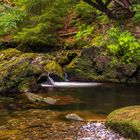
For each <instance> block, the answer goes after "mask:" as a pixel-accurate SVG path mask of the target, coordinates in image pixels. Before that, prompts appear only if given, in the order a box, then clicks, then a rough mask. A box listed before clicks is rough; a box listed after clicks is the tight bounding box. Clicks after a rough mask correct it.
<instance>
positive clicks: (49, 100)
mask: <svg viewBox="0 0 140 140" xmlns="http://www.w3.org/2000/svg"><path fill="white" fill-rule="evenodd" d="M25 95H26V96H27V98H28V99H29V100H30V101H31V102H34V103H45V104H50V105H54V104H56V102H57V101H58V100H59V99H53V98H51V97H46V98H45V97H42V96H40V95H37V94H33V93H30V92H27V93H25Z"/></svg>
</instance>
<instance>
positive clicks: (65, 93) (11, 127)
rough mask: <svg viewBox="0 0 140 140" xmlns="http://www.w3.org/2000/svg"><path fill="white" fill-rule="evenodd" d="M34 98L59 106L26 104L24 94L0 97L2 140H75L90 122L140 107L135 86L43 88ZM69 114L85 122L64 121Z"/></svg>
mask: <svg viewBox="0 0 140 140" xmlns="http://www.w3.org/2000/svg"><path fill="white" fill-rule="evenodd" d="M35 94H37V95H39V96H42V97H51V98H55V99H58V102H57V103H56V104H55V105H48V104H46V105H39V104H34V103H32V102H30V101H27V99H26V100H25V97H24V96H23V95H24V94H22V95H12V96H11V97H4V96H1V97H0V137H1V138H3V139H10V140H15V139H17V138H18V139H19V140H20V139H21V140H23V139H26V138H28V139H32V140H36V139H41V140H42V139H44V140H51V139H53V140H55V139H56V140H59V139H60V140H62V139H69V140H72V139H73V137H74V136H75V135H77V134H78V130H79V128H81V126H84V125H85V126H87V125H86V124H87V122H88V121H91V122H104V121H105V119H106V117H107V115H108V114H109V113H110V112H112V111H113V110H115V109H117V108H120V107H125V106H130V105H139V104H140V87H139V85H134V84H127V85H125V84H108V83H105V84H101V85H100V86H93V87H86V88H85V87H80V88H43V89H42V90H41V91H40V92H38V93H35ZM67 114H77V115H79V116H80V117H82V118H83V119H84V120H85V121H84V122H74V121H69V120H67V119H66V118H65V116H66V115H67ZM60 125H61V126H63V127H61V128H60ZM7 130H8V131H7Z"/></svg>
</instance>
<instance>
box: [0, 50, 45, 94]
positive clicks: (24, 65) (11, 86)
mask: <svg viewBox="0 0 140 140" xmlns="http://www.w3.org/2000/svg"><path fill="white" fill-rule="evenodd" d="M9 53H10V54H9ZM0 56H1V57H0V62H1V63H0V87H1V88H0V92H7V91H12V90H14V91H20V92H23V91H25V90H27V89H28V90H30V89H31V88H33V89H34V87H33V86H31V85H35V87H37V84H36V80H37V78H38V77H39V76H40V75H41V74H42V72H43V70H42V69H41V66H40V65H39V63H40V61H43V60H42V59H43V55H42V56H39V55H38V54H35V53H22V52H20V51H18V50H16V49H7V50H4V51H1V52H0ZM38 57H40V59H37V58H38ZM35 89H36V88H35Z"/></svg>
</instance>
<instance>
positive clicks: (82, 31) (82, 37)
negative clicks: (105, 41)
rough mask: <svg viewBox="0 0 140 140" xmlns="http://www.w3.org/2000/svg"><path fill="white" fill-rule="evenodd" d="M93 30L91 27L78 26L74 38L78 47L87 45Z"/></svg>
mask: <svg viewBox="0 0 140 140" xmlns="http://www.w3.org/2000/svg"><path fill="white" fill-rule="evenodd" d="M93 30H94V26H91V25H87V24H82V25H80V26H79V30H78V33H77V34H76V36H75V39H76V40H77V42H78V45H79V46H81V47H83V46H85V45H87V44H88V43H89V41H90V39H91V38H92V32H93Z"/></svg>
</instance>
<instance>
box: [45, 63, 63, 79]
mask: <svg viewBox="0 0 140 140" xmlns="http://www.w3.org/2000/svg"><path fill="white" fill-rule="evenodd" d="M44 70H45V71H46V72H48V73H50V74H55V75H57V76H59V77H61V78H63V77H64V72H63V69H62V67H61V65H60V64H59V63H57V62H56V61H51V62H50V63H48V64H47V65H46V66H45V67H44Z"/></svg>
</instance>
